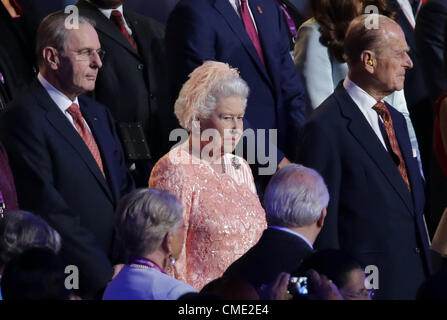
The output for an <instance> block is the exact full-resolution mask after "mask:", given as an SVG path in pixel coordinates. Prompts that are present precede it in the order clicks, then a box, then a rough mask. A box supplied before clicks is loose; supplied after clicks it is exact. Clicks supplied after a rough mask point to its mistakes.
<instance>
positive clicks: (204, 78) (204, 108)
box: [174, 61, 249, 132]
mask: <svg viewBox="0 0 447 320" xmlns="http://www.w3.org/2000/svg"><path fill="white" fill-rule="evenodd" d="M248 94H249V89H248V86H247V83H246V82H245V81H244V80H243V79H242V78H241V77H240V76H239V72H238V70H237V69H235V68H231V67H230V66H229V65H228V64H227V63H222V62H217V61H205V62H204V63H203V64H202V65H201V66H200V67H197V68H196V69H194V71H193V72H191V74H190V75H189V79H188V81H186V82H185V84H184V85H183V87H182V90H180V94H179V96H178V98H177V101H176V102H175V105H174V113H175V115H176V117H177V119H178V121H179V123H180V125H181V126H182V127H183V128H184V129H186V130H188V131H189V132H191V128H192V122H193V121H194V120H199V119H200V118H202V119H206V118H208V117H209V116H210V115H211V114H212V113H213V111H214V110H215V109H216V107H217V100H218V99H222V98H227V97H231V96H239V97H241V98H242V99H243V101H244V108H245V106H246V104H247V97H248Z"/></svg>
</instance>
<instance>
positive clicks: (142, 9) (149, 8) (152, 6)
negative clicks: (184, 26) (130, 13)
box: [126, 0, 179, 24]
mask: <svg viewBox="0 0 447 320" xmlns="http://www.w3.org/2000/svg"><path fill="white" fill-rule="evenodd" d="M178 2H179V0H163V1H160V0H126V6H127V7H128V8H129V9H132V10H134V11H136V12H138V13H140V14H144V15H145V16H148V17H151V18H154V19H156V20H157V21H159V22H161V23H163V24H165V23H166V22H167V21H168V17H169V14H170V13H171V11H172V10H173V9H174V7H175V5H176V4H177V3H178Z"/></svg>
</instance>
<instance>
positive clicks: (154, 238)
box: [116, 188, 183, 257]
mask: <svg viewBox="0 0 447 320" xmlns="http://www.w3.org/2000/svg"><path fill="white" fill-rule="evenodd" d="M182 217H183V206H182V204H181V202H180V201H179V200H178V199H177V197H175V196H174V195H173V194H172V193H170V192H169V191H165V190H157V189H149V188H145V189H137V190H134V191H133V192H131V193H129V194H127V195H126V196H124V197H123V198H122V199H121V201H120V204H119V206H118V209H117V219H118V220H117V224H116V228H117V235H118V237H119V239H120V240H121V241H122V244H123V245H124V247H125V249H126V251H127V253H128V254H129V255H132V256H143V257H144V256H146V255H148V254H151V253H153V252H154V251H156V250H157V249H158V248H159V247H160V245H161V243H162V241H163V239H164V238H165V236H166V234H167V233H168V232H169V231H171V230H175V229H176V228H177V227H178V226H179V225H180V222H181V221H182Z"/></svg>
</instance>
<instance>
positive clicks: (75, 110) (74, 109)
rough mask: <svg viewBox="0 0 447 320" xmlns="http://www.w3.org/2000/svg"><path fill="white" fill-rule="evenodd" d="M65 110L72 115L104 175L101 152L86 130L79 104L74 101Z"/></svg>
mask: <svg viewBox="0 0 447 320" xmlns="http://www.w3.org/2000/svg"><path fill="white" fill-rule="evenodd" d="M67 112H68V113H69V114H70V115H71V116H72V117H73V122H74V125H75V127H76V129H78V132H79V135H80V136H81V138H82V140H84V142H85V144H86V145H87V147H88V149H89V150H90V152H91V153H92V156H93V158H94V159H95V161H96V163H97V164H98V167H99V169H100V170H101V172H102V174H103V176H104V177H105V176H106V175H105V174H104V168H103V166H102V160H101V154H100V153H99V149H98V145H97V144H96V142H95V138H94V137H93V135H92V133H91V132H90V131H89V130H88V128H87V125H86V124H85V120H84V117H83V116H82V113H81V110H80V109H79V106H78V105H77V104H76V103H73V104H72V105H71V106H70V107H69V108H68V109H67Z"/></svg>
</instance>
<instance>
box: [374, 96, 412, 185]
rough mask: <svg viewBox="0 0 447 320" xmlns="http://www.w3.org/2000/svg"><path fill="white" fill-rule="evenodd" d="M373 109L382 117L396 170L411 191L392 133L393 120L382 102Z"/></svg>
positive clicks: (398, 148) (397, 145)
mask: <svg viewBox="0 0 447 320" xmlns="http://www.w3.org/2000/svg"><path fill="white" fill-rule="evenodd" d="M373 109H374V110H375V111H376V112H377V113H378V114H379V115H380V116H381V117H382V120H383V124H384V125H385V130H386V135H387V136H388V141H389V142H390V146H391V149H392V150H393V152H394V154H395V155H396V156H397V157H398V158H399V166H398V170H399V172H400V174H401V176H402V178H403V179H404V181H405V184H406V185H407V187H408V190H410V191H411V186H410V181H409V180H408V174H407V169H406V166H405V160H404V158H403V156H402V153H401V152H400V147H399V143H398V142H397V138H396V133H395V131H394V126H393V120H392V119H391V115H390V112H389V111H388V109H387V107H386V106H385V104H384V103H383V102H380V101H379V102H377V103H376V104H375V105H374V107H373Z"/></svg>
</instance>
